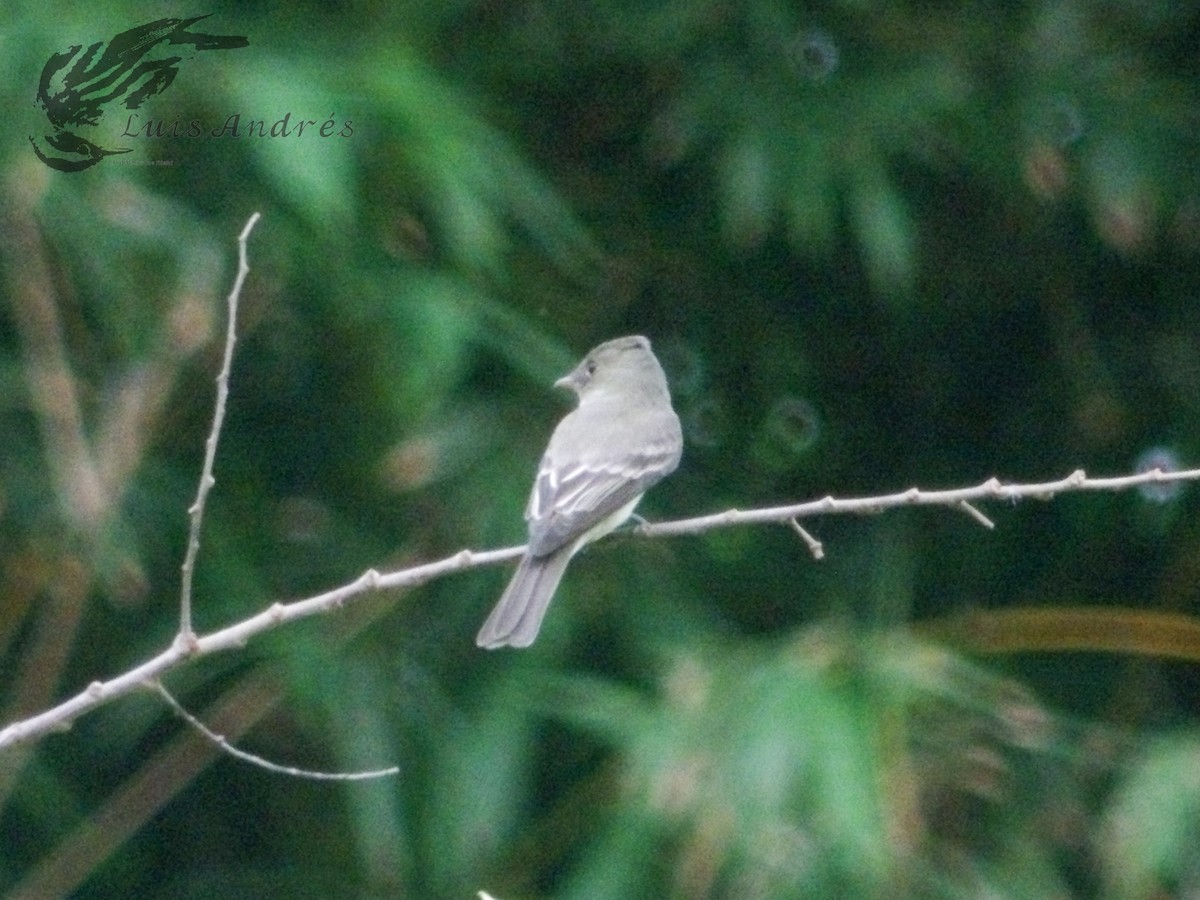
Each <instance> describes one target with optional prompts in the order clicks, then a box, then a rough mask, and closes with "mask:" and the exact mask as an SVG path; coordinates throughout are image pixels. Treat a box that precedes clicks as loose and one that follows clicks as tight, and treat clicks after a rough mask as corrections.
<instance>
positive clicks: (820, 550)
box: [788, 516, 825, 560]
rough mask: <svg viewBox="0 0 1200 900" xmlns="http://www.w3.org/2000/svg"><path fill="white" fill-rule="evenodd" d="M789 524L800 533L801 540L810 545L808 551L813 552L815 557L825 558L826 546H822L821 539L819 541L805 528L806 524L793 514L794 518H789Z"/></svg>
mask: <svg viewBox="0 0 1200 900" xmlns="http://www.w3.org/2000/svg"><path fill="white" fill-rule="evenodd" d="M788 524H789V525H791V526H792V531H794V532H796V534H798V535H800V540H802V541H804V543H805V545H806V546H807V547H808V552H809V553H811V554H812V558H813V559H818V560H819V559H824V558H825V548H824V546H822V544H821V542H820V541H818V540H817V539H816V538H815V537H813V536H812V535H811V534H809V533H808V532H807V531H806V530H805V528H804V526H803V525H801V524H800V522H799V521H798V520H797V519H796V517H795V516H792V518H790V519H788Z"/></svg>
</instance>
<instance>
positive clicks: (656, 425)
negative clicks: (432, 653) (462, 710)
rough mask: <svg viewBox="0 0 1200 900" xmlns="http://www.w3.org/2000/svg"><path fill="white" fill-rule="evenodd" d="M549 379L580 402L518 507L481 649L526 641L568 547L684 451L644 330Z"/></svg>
mask: <svg viewBox="0 0 1200 900" xmlns="http://www.w3.org/2000/svg"><path fill="white" fill-rule="evenodd" d="M554 386H555V387H558V388H566V389H569V390H572V391H574V392H575V394H576V395H577V396H578V406H577V407H576V408H575V409H574V410H573V411H571V412H570V413H568V414H567V415H566V416H565V417H564V418H563V420H562V421H561V422H559V423H558V426H557V427H556V428H555V429H554V433H553V434H552V435H551V436H550V443H549V445H548V446H547V447H546V452H545V453H544V454H543V456H542V459H541V463H540V464H539V466H538V470H537V477H536V478H535V479H534V483H533V490H532V491H531V493H530V495H529V502H528V504H527V506H526V509H525V519H526V521H527V523H528V527H529V543H528V546H527V547H526V550H525V554H524V556H522V558H521V561H520V563H519V564H518V566H517V571H516V572H515V573H514V575H513V577H512V580H511V581H510V582H509V584H508V587H507V588H506V589H505V591H504V593H503V595H501V597H500V600H499V601H498V602H497V603H496V606H495V608H494V609H493V610H492V612H491V614H490V615H489V616H488V618H487V620H486V621H485V622H484V623H483V627H482V628H481V629H480V630H479V634H478V635H477V636H476V638H475V643H476V644H477V645H478V646H479V647H483V648H486V649H489V650H493V649H496V648H499V647H528V646H529V645H530V644H532V643H533V641H534V639H535V638H536V637H537V634H538V631H539V630H540V628H541V625H542V619H543V617H544V616H545V615H546V609H547V607H548V606H549V604H550V601H551V599H553V597H554V592H555V590H556V589H557V587H558V584H559V582H560V581H561V580H562V577H563V573H564V572H565V571H566V568H567V563H568V562H570V560H571V557H573V556H574V555H575V554H576V553H578V552H579V550H580V549H581V548H582V547H584V546H585V545H586V544H589V543H591V542H592V541H595V540H598V539H599V538H601V537H604V536H605V535H606V534H608V533H609V532H611V531H612V530H613V529H615V528H616V527H618V526H619V525H621V524H622V523H623V522H624V521H625V520H626V519H628V518H629V517H630V516H631V515H632V514H633V510H634V507H635V506H637V504H638V501H639V500H641V498H642V495H643V494H644V493H645V492H646V490H647V489H649V488H650V487H652V486H653V485H654V484H656V483H658V482H659V481H661V480H662V479H663V478H665V477H666V476H668V475H670V474H671V473H672V472H674V471H675V469H676V468H677V467H678V465H679V460H680V457H681V456H682V454H683V431H682V429H681V428H680V424H679V417H678V416H677V415H676V414H675V410H674V409H673V408H672V406H671V394H670V390H669V389H668V387H667V378H666V375H665V374H664V373H663V369H662V366H661V365H659V362H658V358H657V357H656V356H655V355H654V351H653V350H652V349H651V347H650V341H649V340H648V339H647V338H645V337H642V336H641V335H630V336H628V337H619V338H615V339H613V340H610V341H606V342H604V343H603V344H600V345H599V346H597V347H595V348H594V349H592V350H591V351H590V352H589V353H588V354H587V356H585V357H584V358H583V360H582V361H581V362H580V363H579V365H577V366H576V367H575V368H574V369H573V370H572V371H571V372H570V373H569V374H568V375H565V376H564V377H562V378H560V379H559V380H558V381H556V382H555V383H554Z"/></svg>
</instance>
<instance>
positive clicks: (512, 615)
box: [475, 544, 575, 650]
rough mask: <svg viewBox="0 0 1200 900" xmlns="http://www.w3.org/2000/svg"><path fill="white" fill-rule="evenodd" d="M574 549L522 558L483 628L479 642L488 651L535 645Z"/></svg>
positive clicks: (568, 547)
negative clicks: (547, 610) (534, 640)
mask: <svg viewBox="0 0 1200 900" xmlns="http://www.w3.org/2000/svg"><path fill="white" fill-rule="evenodd" d="M574 549H575V548H574V547H573V546H571V545H570V544H568V545H567V546H565V547H562V548H561V549H559V550H556V551H554V552H553V553H548V554H546V555H545V556H530V555H529V554H526V555H525V556H524V557H522V559H521V564H520V565H519V566H517V571H516V573H515V574H514V575H513V577H512V581H510V582H509V583H508V587H507V588H506V589H505V591H504V595H503V596H502V597H501V598H500V601H499V602H498V603H497V604H496V608H495V609H493V610H492V614H491V615H490V616H488V617H487V621H486V622H484V623H483V627H482V628H480V629H479V634H478V635H476V637H475V643H476V644H477V645H478V646H480V647H485V648H487V649H488V650H495V649H496V648H497V647H528V646H529V645H530V644H532V643H533V639H534V638H536V637H537V634H538V629H540V628H541V627H542V618H543V617H544V616H545V615H546V607H548V606H549V605H550V601H551V600H552V599H553V597H554V591H555V590H556V589H557V588H558V583H559V582H560V581H561V580H562V577H563V572H565V571H566V570H567V563H568V562H569V561H570V559H571V556H572V554H573V552H574Z"/></svg>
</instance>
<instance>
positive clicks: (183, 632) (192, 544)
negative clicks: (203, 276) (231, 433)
mask: <svg viewBox="0 0 1200 900" xmlns="http://www.w3.org/2000/svg"><path fill="white" fill-rule="evenodd" d="M259 217H260V214H259V213H254V214H253V215H252V216H250V218H249V220H247V222H246V227H245V228H243V229H242V233H241V234H239V235H238V270H237V277H236V278H234V280H233V288H232V289H231V290H230V291H229V299H228V301H227V305H228V308H229V323H228V325H227V326H226V329H225V357H224V359H223V360H222V362H221V371H220V372H219V373H218V374H217V403H216V409H215V410H214V411H213V423H212V431H211V432H209V435H208V440H206V441H205V442H204V467H203V468H202V469H201V471H200V485H199V487H198V488H197V489H196V502H195V503H193V504H192V505H191V507H190V508H189V509H188V516H189V517H190V518H191V520H192V521H191V527H190V528H189V529H188V542H187V552H186V553H185V554H184V558H183V566H182V567H181V574H182V578H181V580H180V586H179V634H178V636H177V637H176V641H177V642H178V643H179V644H180V645H181V646H183V647H185V648H186V647H189V646H191V645H192V644H193V643H194V642H195V640H196V633H195V632H194V631H193V630H192V575H193V573H194V572H195V570H196V554H197V553H198V552H199V551H200V523H201V521H202V520H203V519H204V503H205V501H206V500H207V499H208V492H209V491H210V490H212V486H213V485H214V484H215V483H216V480H215V479H214V478H213V462H214V460H215V459H216V457H217V441H218V439H219V438H220V436H221V425H222V423H223V422H224V421H225V404H226V401H227V400H228V399H229V371H230V369H231V368H232V366H233V347H234V344H236V343H237V308H238V299H239V298H240V297H241V294H242V285H243V284H245V282H246V276H247V275H248V274H250V263H249V262H248V260H247V257H246V242H247V241H248V240H249V238H250V232H251V231H252V230H253V229H254V226H255V224H257V222H258V220H259Z"/></svg>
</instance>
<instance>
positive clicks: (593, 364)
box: [587, 359, 596, 375]
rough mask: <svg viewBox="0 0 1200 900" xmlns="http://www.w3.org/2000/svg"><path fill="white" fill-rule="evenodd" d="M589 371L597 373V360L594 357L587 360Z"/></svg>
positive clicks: (591, 373) (590, 373)
mask: <svg viewBox="0 0 1200 900" xmlns="http://www.w3.org/2000/svg"><path fill="white" fill-rule="evenodd" d="M587 373H588V374H589V375H595V374H596V361H595V360H594V359H589V360H588V361H587Z"/></svg>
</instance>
